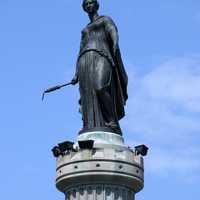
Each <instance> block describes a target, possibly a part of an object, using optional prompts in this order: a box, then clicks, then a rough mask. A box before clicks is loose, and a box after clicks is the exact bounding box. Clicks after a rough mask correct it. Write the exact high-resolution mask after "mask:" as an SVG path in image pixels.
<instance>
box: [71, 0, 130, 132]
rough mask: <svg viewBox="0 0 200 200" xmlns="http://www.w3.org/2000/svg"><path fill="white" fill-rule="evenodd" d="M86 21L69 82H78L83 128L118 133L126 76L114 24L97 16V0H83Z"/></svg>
mask: <svg viewBox="0 0 200 200" xmlns="http://www.w3.org/2000/svg"><path fill="white" fill-rule="evenodd" d="M82 6H83V9H84V11H85V12H87V13H88V15H89V18H90V23H89V24H88V25H87V26H86V27H85V28H84V29H83V30H82V38H81V45H80V52H79V56H78V60H77V67H76V73H75V76H74V78H73V79H72V84H74V85H75V84H76V83H79V90H80V105H81V112H82V119H83V129H82V131H81V132H80V133H84V132H88V131H89V132H90V131H95V130H102V131H109V132H113V133H116V134H121V129H120V126H119V123H118V121H119V120H120V119H121V118H122V117H124V105H125V103H126V100H127V98H128V95H127V82H128V78H127V75H126V72H125V69H124V66H123V63H122V59H121V55H120V50H119V46H118V32H117V27H116V26H115V24H114V22H113V21H112V19H111V18H110V17H106V16H99V15H98V12H97V11H98V9H99V3H98V1H97V0H83V5H82Z"/></svg>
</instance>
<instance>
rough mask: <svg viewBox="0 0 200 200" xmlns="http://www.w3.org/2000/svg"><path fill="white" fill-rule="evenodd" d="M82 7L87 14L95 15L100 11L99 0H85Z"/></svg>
mask: <svg viewBox="0 0 200 200" xmlns="http://www.w3.org/2000/svg"><path fill="white" fill-rule="evenodd" d="M82 6H83V10H84V11H85V12H87V13H94V12H97V10H98V9H99V2H98V1H97V0H83V4H82Z"/></svg>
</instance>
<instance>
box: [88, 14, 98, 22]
mask: <svg viewBox="0 0 200 200" xmlns="http://www.w3.org/2000/svg"><path fill="white" fill-rule="evenodd" d="M98 17H99V15H98V13H97V12H96V13H91V14H89V18H90V21H91V22H94V21H95V20H96V19H97V18H98Z"/></svg>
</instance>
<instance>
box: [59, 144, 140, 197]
mask: <svg viewBox="0 0 200 200" xmlns="http://www.w3.org/2000/svg"><path fill="white" fill-rule="evenodd" d="M56 171H57V176H56V186H57V188H58V190H60V191H62V192H65V191H67V190H68V189H69V188H71V187H74V186H75V185H80V184H81V185H88V184H90V185H95V184H100V185H102V184H107V185H110V184H111V185H112V184H117V185H118V186H119V187H121V186H123V187H126V188H129V189H130V190H132V191H134V192H135V193H136V192H138V191H140V190H141V189H142V188H143V178H144V177H143V176H144V171H143V158H142V157H141V156H136V155H135V153H134V152H132V151H131V150H129V149H128V148H126V149H125V148H113V147H112V148H94V149H91V150H89V149H87V150H82V149H79V150H78V152H69V153H68V154H66V155H64V156H60V157H59V158H58V159H57V169H56Z"/></svg>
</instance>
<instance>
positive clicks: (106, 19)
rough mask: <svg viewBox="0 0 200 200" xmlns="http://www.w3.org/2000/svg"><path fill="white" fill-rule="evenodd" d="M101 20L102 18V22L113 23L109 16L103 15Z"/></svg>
mask: <svg viewBox="0 0 200 200" xmlns="http://www.w3.org/2000/svg"><path fill="white" fill-rule="evenodd" d="M101 18H102V20H104V21H105V22H113V20H112V18H111V17H109V16H105V15H103V16H101Z"/></svg>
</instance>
